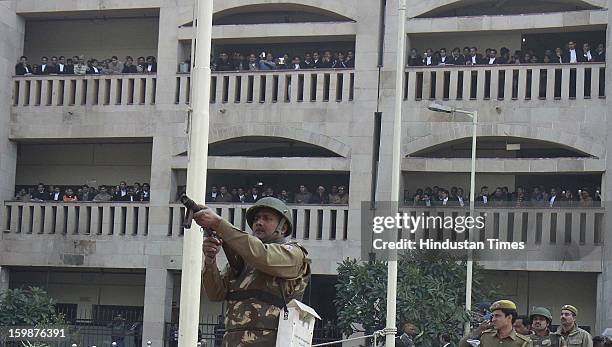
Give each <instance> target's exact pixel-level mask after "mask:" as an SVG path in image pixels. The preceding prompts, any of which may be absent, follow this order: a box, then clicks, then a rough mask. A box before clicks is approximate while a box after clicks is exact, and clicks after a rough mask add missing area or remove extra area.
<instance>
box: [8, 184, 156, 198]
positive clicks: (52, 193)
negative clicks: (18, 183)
mask: <svg viewBox="0 0 612 347" xmlns="http://www.w3.org/2000/svg"><path fill="white" fill-rule="evenodd" d="M150 198H151V187H150V186H149V184H148V183H143V184H140V183H138V182H135V183H134V184H133V185H131V186H128V185H127V183H126V182H125V181H121V182H120V183H119V185H117V186H105V185H101V186H99V187H98V189H96V188H95V187H93V186H89V185H87V184H84V185H82V186H78V187H75V186H53V185H49V186H47V185H45V184H44V183H39V184H38V185H37V186H36V187H21V188H20V189H19V191H18V192H17V194H16V195H15V200H17V201H27V202H48V201H55V202H76V201H93V202H109V201H111V202H112V201H116V202H143V201H149V200H150Z"/></svg>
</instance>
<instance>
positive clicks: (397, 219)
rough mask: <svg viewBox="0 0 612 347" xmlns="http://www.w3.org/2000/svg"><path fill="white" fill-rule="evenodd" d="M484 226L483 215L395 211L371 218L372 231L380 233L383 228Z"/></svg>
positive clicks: (463, 228) (410, 228) (413, 230)
mask: <svg viewBox="0 0 612 347" xmlns="http://www.w3.org/2000/svg"><path fill="white" fill-rule="evenodd" d="M484 226H485V217H484V216H477V217H475V218H474V217H472V216H467V217H466V216H456V217H451V216H444V217H441V216H425V215H418V216H412V215H409V214H407V213H397V214H396V215H395V216H376V217H374V218H373V219H372V231H373V232H374V233H375V234H380V233H382V232H384V231H385V230H391V229H403V230H408V231H409V232H410V233H415V232H416V230H417V229H419V228H420V229H429V228H433V229H437V228H443V229H453V230H455V232H457V233H463V232H464V231H466V230H470V229H472V228H476V229H482V228H484Z"/></svg>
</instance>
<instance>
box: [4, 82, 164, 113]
mask: <svg viewBox="0 0 612 347" xmlns="http://www.w3.org/2000/svg"><path fill="white" fill-rule="evenodd" d="M156 83H157V77H156V76H155V75H143V74H126V75H85V76H75V75H55V76H15V77H13V107H14V108H16V109H20V108H33V107H45V106H117V105H154V104H155V94H156Z"/></svg>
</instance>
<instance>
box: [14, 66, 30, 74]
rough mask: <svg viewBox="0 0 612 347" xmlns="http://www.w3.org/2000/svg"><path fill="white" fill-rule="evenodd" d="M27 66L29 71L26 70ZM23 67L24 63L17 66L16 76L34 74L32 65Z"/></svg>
mask: <svg viewBox="0 0 612 347" xmlns="http://www.w3.org/2000/svg"><path fill="white" fill-rule="evenodd" d="M26 66H27V70H26ZM26 66H23V64H22V63H19V64H17V65H15V75H17V76H23V75H25V74H26V73H32V67H31V66H30V65H26Z"/></svg>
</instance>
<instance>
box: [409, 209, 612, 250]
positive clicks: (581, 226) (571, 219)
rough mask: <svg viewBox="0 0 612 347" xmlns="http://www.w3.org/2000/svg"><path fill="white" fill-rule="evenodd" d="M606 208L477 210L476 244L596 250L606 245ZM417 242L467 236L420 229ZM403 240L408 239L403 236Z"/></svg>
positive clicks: (460, 212) (422, 212)
mask: <svg viewBox="0 0 612 347" xmlns="http://www.w3.org/2000/svg"><path fill="white" fill-rule="evenodd" d="M401 211H402V212H404V213H407V214H408V215H413V216H425V217H428V216H431V217H441V218H442V219H444V217H447V216H450V217H452V218H453V219H454V218H456V217H457V216H468V215H469V209H467V208H460V207H403V208H401ZM604 213H605V210H604V208H601V207H590V208H584V207H582V208H579V207H576V208H571V207H569V208H568V207H561V208H542V207H531V208H530V207H494V208H491V207H477V208H476V210H475V215H476V216H483V217H484V218H485V225H484V232H480V233H478V234H476V235H478V237H477V239H472V240H474V241H485V240H486V239H499V240H500V241H510V242H511V241H515V242H525V244H526V245H527V248H538V247H547V246H558V245H569V244H577V245H581V246H588V247H595V246H600V245H601V244H602V243H603V235H604V231H605V229H604ZM413 236H414V237H415V238H416V239H420V238H433V239H440V240H441V239H446V238H451V239H453V240H457V241H463V240H465V239H466V237H467V233H465V232H463V233H457V232H456V231H454V230H452V229H444V228H429V229H423V228H418V229H417V231H416V233H415V234H414V235H413ZM404 237H407V236H406V235H404Z"/></svg>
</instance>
